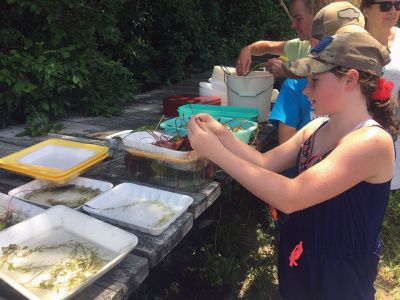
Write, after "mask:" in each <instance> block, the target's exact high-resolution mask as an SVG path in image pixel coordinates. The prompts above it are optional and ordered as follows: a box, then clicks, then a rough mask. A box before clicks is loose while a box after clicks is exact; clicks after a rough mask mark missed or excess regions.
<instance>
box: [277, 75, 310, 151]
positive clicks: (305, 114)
mask: <svg viewBox="0 0 400 300" xmlns="http://www.w3.org/2000/svg"><path fill="white" fill-rule="evenodd" d="M306 85H307V79H299V80H296V79H287V80H285V82H284V83H283V85H282V87H281V91H280V93H279V96H278V99H277V100H276V103H275V104H274V107H273V109H272V112H271V114H270V117H269V121H270V123H271V124H272V125H274V127H276V128H278V137H279V144H283V143H284V142H286V141H287V140H288V139H289V138H291V137H292V136H293V135H294V134H295V133H296V132H297V131H298V130H300V129H301V128H302V127H304V126H305V125H306V124H308V123H309V122H310V121H311V120H312V119H313V116H314V113H313V111H312V109H311V106H310V102H309V101H308V99H307V96H306V95H304V94H303V90H304V88H305V87H306Z"/></svg>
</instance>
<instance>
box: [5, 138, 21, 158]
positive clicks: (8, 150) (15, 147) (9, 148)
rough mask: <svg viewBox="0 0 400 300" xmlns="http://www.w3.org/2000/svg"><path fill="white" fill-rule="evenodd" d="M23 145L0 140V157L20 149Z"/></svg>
mask: <svg viewBox="0 0 400 300" xmlns="http://www.w3.org/2000/svg"><path fill="white" fill-rule="evenodd" d="M22 148H23V147H22V146H18V145H14V144H10V143H7V142H2V141H0V157H3V156H6V155H9V154H11V153H14V152H17V151H19V150H21V149H22Z"/></svg>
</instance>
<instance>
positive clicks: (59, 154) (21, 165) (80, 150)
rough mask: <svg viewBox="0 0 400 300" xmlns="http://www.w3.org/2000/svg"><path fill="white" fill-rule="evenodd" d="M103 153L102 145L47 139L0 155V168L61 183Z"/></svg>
mask: <svg viewBox="0 0 400 300" xmlns="http://www.w3.org/2000/svg"><path fill="white" fill-rule="evenodd" d="M107 156H108V148H107V147H104V146H98V145H93V144H84V143H80V142H74V141H69V140H63V139H49V140H46V141H44V142H41V143H38V144H36V145H33V146H31V147H28V148H26V149H23V150H21V151H18V152H16V153H13V154H11V155H8V156H6V157H3V158H1V159H0V168H3V169H6V170H9V171H13V172H17V173H22V174H24V175H28V176H32V177H34V178H38V179H42V180H47V181H52V182H56V183H61V184H62V183H65V182H67V181H69V180H71V179H73V178H75V177H77V176H79V175H80V174H81V173H82V172H84V171H86V170H87V169H88V168H90V167H92V166H94V165H96V164H98V163H100V162H102V161H103V160H104V159H105V158H106V157H107Z"/></svg>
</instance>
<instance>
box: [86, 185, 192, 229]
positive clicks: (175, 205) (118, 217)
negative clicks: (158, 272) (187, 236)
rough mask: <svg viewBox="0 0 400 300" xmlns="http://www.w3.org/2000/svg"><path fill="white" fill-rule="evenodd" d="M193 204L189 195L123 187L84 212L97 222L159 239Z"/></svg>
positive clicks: (110, 192) (103, 196)
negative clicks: (129, 229)
mask: <svg viewBox="0 0 400 300" xmlns="http://www.w3.org/2000/svg"><path fill="white" fill-rule="evenodd" d="M192 202H193V199H192V198H191V197H189V196H186V195H180V194H177V193H171V192H167V191H163V190H159V189H155V188H150V187H146V186H141V185H138V184H133V183H122V184H120V185H117V186H116V187H114V188H113V189H112V190H110V191H108V192H106V193H104V194H102V195H101V196H98V197H96V198H95V199H93V200H91V201H90V202H88V203H86V204H85V205H84V206H83V209H84V210H85V211H87V212H88V213H89V214H91V215H93V216H94V217H96V218H100V219H103V220H105V221H108V222H111V223H115V224H118V225H121V226H125V227H129V228H132V229H137V230H139V231H142V232H146V233H150V234H152V235H159V234H161V233H162V232H163V231H164V230H165V229H166V228H167V227H168V226H169V225H170V224H171V223H172V222H173V221H175V220H176V218H178V217H179V216H180V215H181V214H182V213H183V212H184V211H185V210H186V209H187V208H188V207H189V205H190V204H191V203H192Z"/></svg>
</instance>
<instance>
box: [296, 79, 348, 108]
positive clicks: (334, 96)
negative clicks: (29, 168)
mask: <svg viewBox="0 0 400 300" xmlns="http://www.w3.org/2000/svg"><path fill="white" fill-rule="evenodd" d="M345 87H346V77H342V78H338V77H337V76H335V75H334V74H333V73H331V72H324V73H319V74H315V75H311V76H309V77H308V83H307V86H306V87H305V89H304V90H303V94H304V95H306V96H307V97H308V100H309V101H310V104H311V106H312V108H313V109H314V112H315V114H316V115H329V114H333V113H335V112H338V111H339V110H341V109H343V107H344V105H345V104H346V101H345V97H344V92H345Z"/></svg>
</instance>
